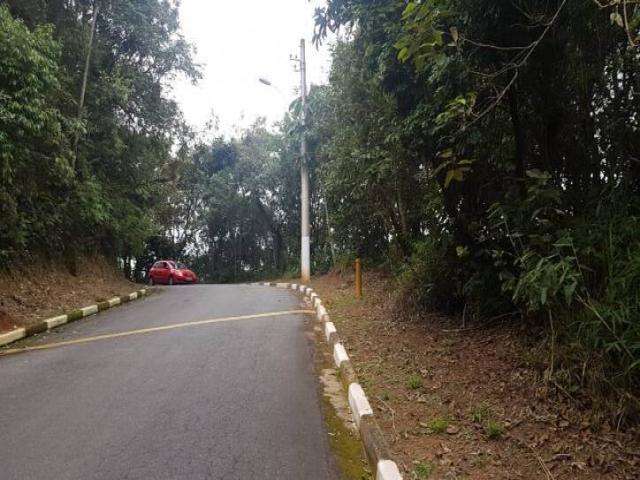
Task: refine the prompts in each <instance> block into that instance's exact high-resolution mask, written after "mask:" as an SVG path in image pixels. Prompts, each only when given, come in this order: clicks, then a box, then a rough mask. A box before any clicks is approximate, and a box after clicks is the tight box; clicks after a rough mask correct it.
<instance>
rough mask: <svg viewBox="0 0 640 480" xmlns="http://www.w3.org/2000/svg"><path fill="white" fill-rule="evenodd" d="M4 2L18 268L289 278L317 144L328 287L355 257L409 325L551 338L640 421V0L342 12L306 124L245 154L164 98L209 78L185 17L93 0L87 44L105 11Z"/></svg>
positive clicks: (590, 385) (8, 219) (12, 251)
mask: <svg viewBox="0 0 640 480" xmlns="http://www.w3.org/2000/svg"><path fill="white" fill-rule="evenodd" d="M2 3H4V4H6V5H8V7H9V8H8V9H7V8H2V9H0V23H1V25H0V35H2V41H1V42H0V49H1V51H0V54H1V55H0V167H1V170H2V178H1V180H0V197H1V200H2V201H0V216H1V218H2V224H3V226H2V227H3V228H2V230H0V255H1V256H2V258H3V259H6V260H11V259H15V258H18V257H21V256H24V255H28V254H35V253H38V254H48V255H53V254H63V255H64V256H65V257H68V258H73V257H74V255H77V254H78V253H80V252H83V251H86V250H90V249H101V250H102V251H104V252H106V253H108V254H111V255H113V256H116V257H118V258H121V259H125V260H126V261H124V262H123V263H124V264H125V265H130V264H131V262H130V261H129V259H130V258H135V259H137V264H136V268H137V270H138V271H143V270H144V269H145V268H146V267H147V266H148V265H149V264H150V263H151V262H153V261H154V260H155V259H156V258H158V257H173V258H176V259H181V260H184V261H187V262H190V263H192V264H193V265H194V266H195V268H196V269H197V270H198V271H199V273H200V275H201V276H202V277H203V278H205V279H207V280H210V281H242V280H248V279H256V278H263V277H269V276H279V275H283V274H287V275H292V276H293V275H295V274H296V271H297V268H298V260H297V257H298V253H299V246H298V244H299V198H298V192H299V182H300V180H299V176H298V166H299V156H298V153H297V152H298V151H299V142H300V138H301V135H302V134H303V132H305V133H304V134H306V135H307V138H308V141H309V144H310V149H309V150H310V151H309V158H308V161H309V163H310V166H311V176H312V178H311V180H312V196H313V198H312V217H313V218H312V220H313V225H312V258H313V263H314V265H313V267H314V271H315V272H320V271H325V270H326V269H328V268H329V267H330V266H331V265H335V264H336V263H337V264H340V263H342V262H347V261H350V260H351V259H352V258H353V257H354V256H355V255H360V256H362V257H364V258H365V259H366V260H367V261H368V262H369V264H370V265H374V264H378V265H385V266H386V267H387V268H388V269H389V270H391V271H392V272H394V273H395V275H396V276H397V278H398V283H399V286H400V287H401V289H402V291H403V292H404V295H405V296H406V298H408V299H411V300H412V301H413V303H414V307H416V308H422V307H425V306H427V307H431V308H437V309H440V310H444V311H447V312H451V313H457V314H460V315H461V316H462V317H463V318H464V319H465V321H467V322H471V321H474V322H478V323H481V322H492V321H495V320H498V319H502V320H504V319H508V320H512V321H521V322H522V323H526V324H527V325H530V326H534V327H537V329H536V328H534V331H537V332H539V333H542V334H544V336H545V337H544V338H546V339H547V342H548V343H547V345H548V350H547V351H548V355H547V360H546V362H545V363H546V375H547V379H548V380H549V382H550V383H551V384H552V385H555V386H556V387H557V388H558V389H559V390H560V391H562V392H564V394H566V395H569V396H571V397H573V398H574V399H583V398H594V397H596V396H597V395H583V394H584V393H585V392H587V391H588V390H589V389H591V390H592V392H593V393H597V394H598V395H604V397H605V398H608V399H615V402H614V403H610V405H614V408H613V409H614V410H616V411H615V413H616V414H617V420H619V421H626V420H629V419H633V418H634V417H635V418H637V415H638V411H639V404H638V400H637V395H638V393H639V392H640V156H639V155H640V154H639V152H640V118H639V115H640V47H639V44H640V36H639V33H640V5H639V4H638V2H637V1H633V0H627V1H611V2H602V1H600V2H598V1H595V0H554V1H551V2H537V1H535V0H513V1H509V2H493V1H488V0H473V1H472V0H429V1H422V2H420V1H409V2H406V1H403V0H329V1H328V2H327V5H326V7H325V8H323V9H320V10H319V11H318V12H317V15H316V40H317V41H318V42H321V41H323V39H324V38H325V36H326V34H327V32H328V31H330V30H333V31H336V30H340V32H341V40H340V41H339V42H338V43H337V44H336V46H335V48H334V53H333V60H334V63H333V67H332V72H331V76H330V82H329V84H328V85H325V86H319V87H314V88H312V90H311V93H310V100H309V115H308V117H309V124H308V125H307V126H306V128H303V126H302V125H301V124H300V122H299V117H300V115H299V113H300V111H299V110H300V105H299V104H294V105H293V106H292V109H291V111H290V112H289V113H288V114H287V115H286V116H285V118H284V119H283V121H282V122H281V124H280V125H277V126H275V127H271V126H268V125H265V124H264V122H263V121H260V120H259V121H257V122H256V123H255V124H254V125H253V126H252V127H251V128H249V129H247V130H246V131H245V132H243V133H242V135H240V136H239V137H238V138H234V139H225V138H221V137H219V136H216V135H215V134H214V135H212V136H211V138H199V137H197V136H194V135H193V134H192V133H191V132H190V131H189V129H188V128H187V127H185V126H184V125H183V122H182V121H181V120H180V115H179V112H178V111H177V108H176V106H175V105H174V104H173V103H172V102H171V101H169V100H167V98H166V96H165V95H164V93H163V86H164V85H165V84H166V82H167V80H169V79H170V78H171V77H172V76H173V75H175V74H177V73H182V74H186V75H188V76H190V77H192V78H194V79H195V78H197V76H198V72H197V68H195V67H194V65H193V63H192V61H191V57H190V48H189V46H188V45H186V44H185V43H184V41H183V40H182V39H181V37H180V35H179V31H178V23H177V17H176V5H175V3H174V2H170V1H162V2H160V1H151V0H146V1H141V2H134V1H131V0H130V1H122V2H106V1H105V2H104V3H103V2H98V3H96V4H95V5H100V7H101V10H100V12H99V14H98V17H97V18H98V20H97V25H96V36H95V40H94V42H93V43H91V42H89V39H90V32H91V20H92V18H93V17H94V14H95V12H94V7H93V5H94V2H89V1H77V2H65V1H62V0H59V1H55V2H48V3H47V6H46V7H45V6H43V4H42V2H36V1H33V2H23V1H15V2H13V1H8V2H7V1H5V2H0V4H2ZM19 19H20V20H19ZM90 45H93V48H92V49H91V48H89V47H90ZM88 54H90V62H89V64H90V69H89V71H88V83H87V93H86V100H85V101H84V104H83V105H82V108H80V105H81V104H82V101H81V100H80V97H81V95H80V92H81V90H82V88H81V87H82V79H83V74H84V65H85V61H86V58H87V55H88ZM78 112H80V113H79V114H78ZM167 200H168V201H167ZM45 239H46V240H45ZM126 273H127V275H132V272H126Z"/></svg>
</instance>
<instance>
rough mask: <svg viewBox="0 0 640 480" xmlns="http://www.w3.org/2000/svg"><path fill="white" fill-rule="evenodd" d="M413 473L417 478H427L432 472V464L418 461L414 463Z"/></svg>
mask: <svg viewBox="0 0 640 480" xmlns="http://www.w3.org/2000/svg"><path fill="white" fill-rule="evenodd" d="M414 473H415V474H416V477H418V478H429V477H430V476H431V474H432V473H433V464H432V463H431V462H420V463H418V464H416V468H415V469H414Z"/></svg>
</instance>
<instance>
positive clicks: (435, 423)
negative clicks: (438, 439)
mask: <svg viewBox="0 0 640 480" xmlns="http://www.w3.org/2000/svg"><path fill="white" fill-rule="evenodd" d="M427 426H428V427H429V430H431V431H432V432H433V433H444V432H446V431H447V428H449V419H448V418H446V417H436V418H434V419H432V420H431V421H430V422H429V423H427Z"/></svg>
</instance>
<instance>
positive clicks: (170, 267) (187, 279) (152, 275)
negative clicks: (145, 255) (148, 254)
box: [149, 260, 198, 285]
mask: <svg viewBox="0 0 640 480" xmlns="http://www.w3.org/2000/svg"><path fill="white" fill-rule="evenodd" d="M197 281H198V278H197V277H196V274H195V273H193V272H192V271H191V270H189V269H188V268H187V266H186V265H185V264H184V263H180V262H174V261H173V260H161V261H159V262H156V263H154V264H153V267H151V269H150V270H149V284H150V285H155V284H157V283H166V284H167V285H174V284H176V283H196V282H197Z"/></svg>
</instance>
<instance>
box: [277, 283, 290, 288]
mask: <svg viewBox="0 0 640 480" xmlns="http://www.w3.org/2000/svg"><path fill="white" fill-rule="evenodd" d="M276 287H278V288H289V284H288V283H276Z"/></svg>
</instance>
